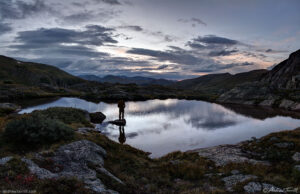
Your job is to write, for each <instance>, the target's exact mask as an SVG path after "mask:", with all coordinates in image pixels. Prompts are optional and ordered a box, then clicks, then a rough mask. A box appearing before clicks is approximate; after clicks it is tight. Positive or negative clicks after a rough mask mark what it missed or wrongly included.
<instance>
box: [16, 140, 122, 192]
mask: <svg viewBox="0 0 300 194" xmlns="http://www.w3.org/2000/svg"><path fill="white" fill-rule="evenodd" d="M105 157H106V151H105V150H104V149H103V148H102V147H100V146H98V145H97V144H95V143H93V142H91V141H88V140H81V141H76V142H73V143H70V144H67V145H63V146H61V147H59V148H58V149H57V150H56V151H55V152H54V153H53V154H51V156H48V157H46V156H45V157H44V156H43V154H42V153H38V154H37V155H36V156H35V158H36V159H37V160H51V161H53V164H54V166H60V169H59V170H55V169H54V170H51V171H50V170H47V169H44V168H41V167H39V166H38V165H37V164H35V163H34V162H33V161H32V160H29V159H26V158H23V159H22V161H24V162H25V163H26V164H27V165H28V168H29V170H30V171H31V173H33V174H35V175H36V176H37V177H39V178H40V179H45V178H60V177H76V178H77V179H79V180H81V181H82V182H83V183H85V185H86V187H87V188H89V189H91V190H93V191H94V192H96V193H117V192H115V191H112V190H109V189H106V187H105V185H104V184H103V183H102V181H101V180H100V179H99V178H98V177H97V173H103V174H105V175H107V176H109V177H110V178H111V179H114V180H115V181H117V182H118V183H120V184H124V183H123V182H122V181H121V180H120V179H118V178H117V177H115V176H114V175H112V174H111V173H110V172H109V171H107V170H106V169H105V168H104V158H105Z"/></svg>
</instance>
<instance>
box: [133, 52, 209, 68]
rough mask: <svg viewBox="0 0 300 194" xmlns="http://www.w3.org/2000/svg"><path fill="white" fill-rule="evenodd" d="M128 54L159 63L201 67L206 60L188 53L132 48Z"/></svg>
mask: <svg viewBox="0 0 300 194" xmlns="http://www.w3.org/2000/svg"><path fill="white" fill-rule="evenodd" d="M127 53H131V54H136V55H145V56H150V57H154V58H156V59H157V60H159V61H171V62H173V63H178V64H184V65H199V64H202V63H203V62H204V59H202V58H199V57H195V56H193V55H191V54H189V53H188V52H186V51H171V50H170V51H157V50H150V49H143V48H132V49H130V50H128V51H127Z"/></svg>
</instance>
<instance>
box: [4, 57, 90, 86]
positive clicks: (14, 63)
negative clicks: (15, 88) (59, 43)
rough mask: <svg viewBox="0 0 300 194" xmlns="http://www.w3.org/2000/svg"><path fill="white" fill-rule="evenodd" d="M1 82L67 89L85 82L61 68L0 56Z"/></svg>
mask: <svg viewBox="0 0 300 194" xmlns="http://www.w3.org/2000/svg"><path fill="white" fill-rule="evenodd" d="M0 81H2V82H6V83H15V84H22V85H27V86H40V85H50V86H57V87H67V86H70V85H74V84H78V83H82V82H84V80H82V79H80V78H78V77H75V76H73V75H71V74H68V73H66V72H64V71H62V70H60V69H59V68H56V67H54V66H50V65H44V64H39V63H30V62H22V61H18V60H15V59H13V58H9V57H5V56H0Z"/></svg>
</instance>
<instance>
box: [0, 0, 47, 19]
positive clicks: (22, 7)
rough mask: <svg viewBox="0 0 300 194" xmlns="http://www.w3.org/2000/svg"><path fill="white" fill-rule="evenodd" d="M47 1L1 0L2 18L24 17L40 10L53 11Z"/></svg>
mask: <svg viewBox="0 0 300 194" xmlns="http://www.w3.org/2000/svg"><path fill="white" fill-rule="evenodd" d="M52 11H53V10H52V9H51V8H50V7H48V6H47V5H46V4H45V1H42V0H34V1H30V2H24V1H20V0H18V1H13V0H4V1H0V18H2V19H23V18H26V17H27V16H30V15H33V14H36V13H39V12H52Z"/></svg>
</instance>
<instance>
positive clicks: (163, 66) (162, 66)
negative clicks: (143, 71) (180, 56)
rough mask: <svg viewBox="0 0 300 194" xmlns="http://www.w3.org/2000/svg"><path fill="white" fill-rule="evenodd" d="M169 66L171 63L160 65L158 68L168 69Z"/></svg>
mask: <svg viewBox="0 0 300 194" xmlns="http://www.w3.org/2000/svg"><path fill="white" fill-rule="evenodd" d="M168 67H169V65H161V66H159V67H158V68H157V70H160V69H166V68H168Z"/></svg>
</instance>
